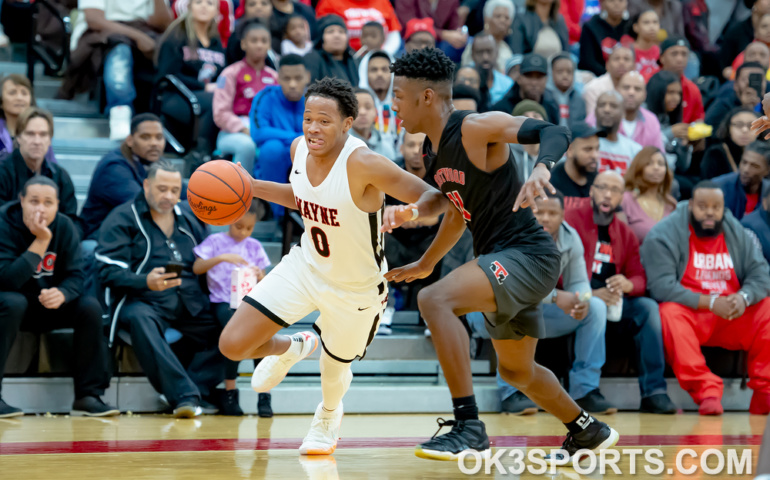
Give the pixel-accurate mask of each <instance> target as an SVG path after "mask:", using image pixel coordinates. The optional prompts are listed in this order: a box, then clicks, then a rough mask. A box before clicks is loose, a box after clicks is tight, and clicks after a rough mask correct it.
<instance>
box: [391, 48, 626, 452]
mask: <svg viewBox="0 0 770 480" xmlns="http://www.w3.org/2000/svg"><path fill="white" fill-rule="evenodd" d="M391 70H392V72H393V73H394V75H395V78H394V89H393V111H394V112H396V113H397V115H398V118H399V119H400V120H401V121H402V126H403V127H404V128H405V129H406V131H407V132H410V133H417V132H423V133H425V134H426V135H427V137H426V139H425V143H424V144H423V156H424V157H425V161H426V165H427V168H428V175H429V176H432V179H433V180H434V181H435V183H436V184H437V186H438V187H439V189H440V190H441V192H442V193H444V194H445V195H446V198H443V197H440V198H436V197H434V198H433V199H431V200H430V201H431V202H444V203H445V204H446V206H447V207H448V208H446V210H445V211H446V214H445V216H444V219H443V221H442V223H441V226H440V228H439V231H438V234H437V235H436V238H435V240H434V241H433V243H432V244H431V246H430V247H429V248H428V250H427V251H426V252H425V254H424V255H423V256H422V258H421V259H420V260H418V261H417V262H415V263H412V264H409V265H406V266H404V267H401V268H395V269H393V270H391V271H390V272H388V274H387V275H386V278H387V279H388V280H391V281H396V282H398V281H406V282H410V281H412V280H416V279H420V278H425V277H426V276H428V275H429V274H430V273H431V271H432V270H433V268H434V266H435V265H436V264H437V263H438V261H439V260H440V259H441V258H442V257H443V256H444V255H445V254H446V253H447V252H449V250H450V249H451V248H452V246H453V245H454V244H455V243H456V242H457V240H458V239H459V238H460V236H461V235H462V233H463V231H464V230H465V228H466V226H467V228H470V230H471V233H472V235H473V246H474V250H475V253H476V256H477V258H476V259H475V260H473V261H471V262H468V263H467V264H465V265H462V266H460V267H459V268H457V269H456V270H455V271H453V272H452V273H450V274H449V275H447V276H446V277H445V278H443V279H442V280H440V281H438V282H436V283H434V284H433V285H431V286H429V287H426V288H424V289H423V290H421V291H420V293H419V295H418V304H419V308H420V313H421V314H422V316H423V318H425V321H426V322H427V324H428V327H429V328H430V330H431V333H432V337H433V343H434V346H435V348H436V353H437V355H438V359H439V362H440V363H441V367H442V369H443V371H444V376H445V377H446V380H447V384H448V386H449V390H450V392H451V394H452V403H453V405H454V415H455V419H454V420H451V421H449V422H445V423H442V422H441V421H439V425H440V426H443V425H448V426H451V427H452V430H451V431H450V432H448V433H446V434H444V435H441V436H435V435H434V437H433V438H432V439H431V440H429V441H427V442H425V443H423V444H422V445H419V446H418V447H417V450H416V452H415V453H416V454H417V456H418V457H422V458H431V459H437V460H454V459H456V458H457V457H458V456H459V454H460V453H461V452H462V451H464V450H477V451H482V452H484V451H486V450H488V449H489V439H488V437H487V434H486V431H485V428H484V424H483V423H482V422H481V421H480V420H479V419H478V408H477V406H476V401H475V398H474V395H473V385H472V376H471V370H470V355H469V341H468V335H467V333H466V331H465V328H464V327H463V325H462V323H461V322H460V320H459V318H458V315H464V314H467V313H470V312H484V314H485V317H486V319H487V322H486V325H487V329H488V330H489V332H490V334H491V337H492V343H493V345H494V348H495V351H496V352H497V358H498V360H499V363H498V369H499V372H500V375H501V376H502V377H503V379H505V380H506V381H507V382H508V383H510V384H511V385H513V386H515V387H516V388H518V389H519V390H521V391H522V392H523V393H524V394H525V395H526V396H527V397H528V398H530V399H532V400H533V401H534V402H535V403H537V404H538V405H539V406H541V407H542V408H544V409H545V410H547V411H548V412H550V413H552V414H553V415H555V416H556V417H558V418H559V419H560V420H561V421H562V422H564V424H565V425H566V426H567V428H568V430H569V433H568V434H567V439H566V440H565V442H564V444H563V448H564V449H565V450H567V452H569V454H570V455H573V454H575V452H577V451H578V450H580V449H590V450H597V451H598V450H602V449H606V448H610V447H612V446H614V445H615V444H616V443H617V440H618V433H617V432H616V431H615V430H613V429H612V428H610V427H609V426H607V425H606V424H604V423H602V422H600V421H598V420H596V419H595V418H593V417H592V416H590V415H589V414H587V413H586V412H585V411H583V410H581V409H580V407H578V406H577V404H576V403H575V402H574V401H573V400H572V399H571V398H570V396H569V395H568V394H567V392H566V391H564V389H563V388H562V387H561V385H560V384H559V381H558V380H557V379H556V377H555V376H554V374H553V373H551V371H550V370H548V369H546V368H544V367H542V366H540V365H538V364H537V363H535V360H534V358H535V346H536V344H537V339H538V338H542V337H543V336H544V334H545V331H544V324H543V316H542V312H541V307H540V302H541V300H542V299H543V298H545V296H546V295H547V294H548V293H549V292H551V290H552V289H553V288H554V287H555V286H556V283H557V281H558V277H559V260H560V256H559V251H558V250H557V248H556V244H555V242H554V241H553V239H552V238H551V236H550V235H549V234H548V233H547V232H546V231H545V230H543V228H542V227H541V226H540V225H539V224H538V223H537V222H536V220H535V218H534V215H533V214H532V210H530V208H527V207H531V209H533V210H534V209H536V206H535V198H536V197H538V196H544V189H545V188H547V189H549V190H552V191H553V190H554V188H553V187H552V186H551V184H550V183H549V179H550V167H551V166H552V165H553V163H554V162H556V161H558V160H559V158H561V156H562V155H563V154H564V152H566V150H567V147H568V146H569V131H568V130H567V129H566V128H564V127H557V126H554V125H552V124H550V123H546V122H542V121H539V120H534V119H529V118H524V117H512V116H510V115H507V114H505V113H500V112H490V113H485V114H474V113H472V112H468V111H457V110H455V109H454V107H453V106H452V101H451V99H452V77H453V72H454V64H453V63H452V61H451V60H449V58H447V57H446V56H445V55H444V54H443V53H442V52H441V50H438V49H432V48H431V49H423V50H418V51H414V52H412V53H410V54H407V55H405V56H403V57H401V58H400V59H398V60H396V61H395V63H393V65H392V66H391ZM509 143H521V144H534V143H539V144H540V154H539V157H538V161H537V165H536V166H535V168H534V171H533V172H532V174H531V175H530V177H529V179H528V181H527V183H525V184H524V185H522V184H521V183H520V181H519V180H518V176H517V174H516V166H515V164H514V162H513V155H512V154H511V151H510V148H509V146H508V144H509ZM450 202H451V203H450ZM452 204H454V208H452V207H451V205H452ZM437 210H441V209H436V207H435V205H428V204H427V203H426V202H424V201H420V202H418V203H416V204H412V205H407V206H401V207H391V208H389V209H388V210H387V211H386V215H385V218H384V219H383V220H384V225H383V229H384V230H386V231H390V230H392V229H393V228H396V227H397V226H399V225H401V224H402V223H404V222H405V221H409V220H414V219H416V218H419V216H420V213H421V212H428V211H434V212H435V211H437ZM562 459H563V458H562ZM577 460H578V461H580V458H579V459H577Z"/></svg>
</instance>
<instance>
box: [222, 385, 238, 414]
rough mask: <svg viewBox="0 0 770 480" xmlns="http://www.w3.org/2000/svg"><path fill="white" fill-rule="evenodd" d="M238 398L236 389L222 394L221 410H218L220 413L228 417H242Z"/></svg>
mask: <svg viewBox="0 0 770 480" xmlns="http://www.w3.org/2000/svg"><path fill="white" fill-rule="evenodd" d="M239 397H240V396H239V394H238V389H237V388H236V389H234V390H225V391H224V392H223V393H222V410H220V413H221V414H222V415H227V416H230V417H241V416H243V410H241V405H240V403H241V402H240V398H239Z"/></svg>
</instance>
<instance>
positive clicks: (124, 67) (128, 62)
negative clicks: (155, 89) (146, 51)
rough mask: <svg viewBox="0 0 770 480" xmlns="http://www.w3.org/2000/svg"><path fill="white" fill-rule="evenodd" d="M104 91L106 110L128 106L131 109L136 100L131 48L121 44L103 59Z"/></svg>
mask: <svg viewBox="0 0 770 480" xmlns="http://www.w3.org/2000/svg"><path fill="white" fill-rule="evenodd" d="M104 90H105V93H106V96H107V109H106V111H107V112H109V111H110V108H112V107H118V106H121V105H128V106H129V107H133V104H134V99H136V88H135V87H134V56H133V54H132V53H131V47H130V46H128V45H126V44H125V43H121V44H119V45H116V46H115V47H113V48H112V50H110V51H109V52H107V56H106V57H105V59H104Z"/></svg>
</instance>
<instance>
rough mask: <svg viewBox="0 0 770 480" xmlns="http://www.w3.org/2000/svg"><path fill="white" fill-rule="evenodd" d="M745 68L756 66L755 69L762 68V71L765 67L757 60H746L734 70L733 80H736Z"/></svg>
mask: <svg viewBox="0 0 770 480" xmlns="http://www.w3.org/2000/svg"><path fill="white" fill-rule="evenodd" d="M747 68H756V69H757V70H762V71H763V72H764V71H765V67H763V66H762V65H760V64H759V63H757V62H746V63H744V64H743V65H741V66H740V67H738V69H737V70H736V71H735V80H736V81H737V80H738V78H739V77H740V76H741V73H742V72H743V71H744V70H746V69H747Z"/></svg>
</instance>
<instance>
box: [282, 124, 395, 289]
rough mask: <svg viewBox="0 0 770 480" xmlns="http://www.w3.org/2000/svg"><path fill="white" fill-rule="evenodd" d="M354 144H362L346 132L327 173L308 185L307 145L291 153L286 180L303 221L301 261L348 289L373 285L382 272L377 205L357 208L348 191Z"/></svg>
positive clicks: (381, 244) (362, 146) (376, 282)
mask: <svg viewBox="0 0 770 480" xmlns="http://www.w3.org/2000/svg"><path fill="white" fill-rule="evenodd" d="M357 148H368V147H367V146H366V144H365V143H364V142H363V141H362V140H359V139H357V138H354V137H352V136H348V139H347V141H346V142H345V147H344V148H343V149H342V151H341V152H340V154H339V157H337V160H336V161H335V162H334V165H333V166H332V168H331V170H330V171H329V174H328V175H327V176H326V178H325V179H324V181H323V182H321V184H320V185H318V186H316V187H314V186H312V185H311V184H310V181H309V180H308V176H307V157H308V148H307V143H306V141H305V140H304V139H303V140H301V141H300V142H299V143H298V144H297V149H296V151H295V152H294V164H293V165H292V169H291V174H290V175H289V181H290V182H291V187H292V189H293V190H294V197H295V200H296V202H297V208H298V209H299V214H300V215H301V216H302V219H303V221H304V224H305V232H304V233H303V234H302V237H301V239H300V245H301V248H302V252H303V255H304V258H305V260H306V261H307V263H308V264H309V265H310V267H311V268H312V269H314V270H316V271H317V272H318V273H319V274H321V275H322V276H323V277H324V278H326V279H327V280H328V281H329V282H330V283H332V284H334V285H337V286H339V287H343V288H347V289H351V290H365V289H369V288H375V287H377V285H379V284H381V283H382V281H383V277H382V276H383V274H384V273H385V272H386V271H387V264H386V262H385V253H384V250H383V234H382V233H380V226H381V225H382V209H380V210H378V211H377V212H375V213H368V212H364V211H363V210H361V209H359V208H358V206H357V205H356V204H355V202H354V201H353V197H352V195H351V194H350V184H349V182H348V168H347V167H348V158H349V157H350V155H351V154H352V153H353V151H354V150H356V149H357Z"/></svg>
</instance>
